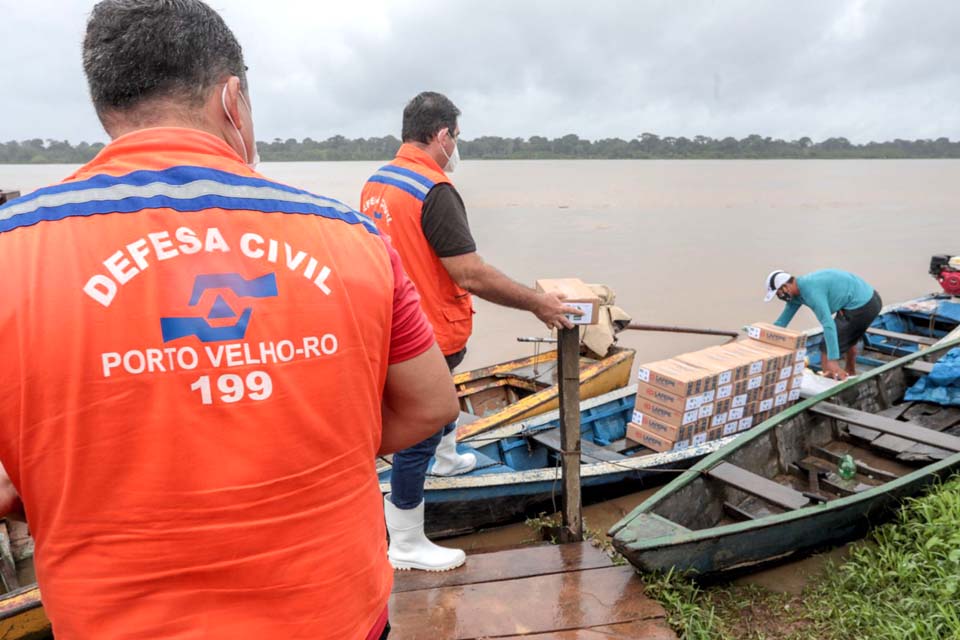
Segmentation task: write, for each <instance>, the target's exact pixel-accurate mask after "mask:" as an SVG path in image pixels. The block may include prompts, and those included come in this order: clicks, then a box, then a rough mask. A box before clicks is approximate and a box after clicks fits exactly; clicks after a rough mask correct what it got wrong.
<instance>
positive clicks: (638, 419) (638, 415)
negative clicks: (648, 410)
mask: <svg viewBox="0 0 960 640" xmlns="http://www.w3.org/2000/svg"><path fill="white" fill-rule="evenodd" d="M632 422H636V423H637V424H643V414H642V413H640V412H639V411H634V412H633V420H632Z"/></svg>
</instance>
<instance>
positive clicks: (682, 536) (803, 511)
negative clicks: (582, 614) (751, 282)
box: [607, 339, 960, 551]
mask: <svg viewBox="0 0 960 640" xmlns="http://www.w3.org/2000/svg"><path fill="white" fill-rule="evenodd" d="M955 347H960V339H958V340H954V341H952V342H948V343H945V344H943V345H941V346H939V347H931V348H929V349H924V350H920V351H917V352H916V353H913V354H910V355H907V356H903V357H902V358H898V359H897V360H892V361H891V362H889V363H887V364H885V365H883V366H880V367H877V368H876V369H873V370H871V371H868V372H867V373H865V374H863V375H861V376H857V377H856V378H852V379H848V380H846V381H844V382H842V383H840V384H838V385H836V386H835V387H833V388H831V389H827V390H826V391H824V392H822V393H820V394H818V395H816V396H813V397H811V398H808V399H806V400H804V401H802V402H800V403H798V404H796V405H794V406H793V407H790V408H789V409H787V410H786V411H784V412H783V413H780V414H778V415H776V416H774V417H772V418H770V420H768V421H766V422H764V423H762V424H760V425H758V426H757V427H754V429H751V430H750V431H753V433H750V431H747V432H745V433H744V434H741V435H743V436H745V437H742V438H736V440H735V441H734V442H732V443H730V444H729V445H728V446H727V447H723V448H722V449H720V450H718V451H716V452H714V453H713V454H711V455H709V456H708V457H706V458H704V459H703V460H701V461H700V462H698V463H697V464H695V465H694V466H693V467H691V468H690V469H688V470H687V471H685V472H684V473H683V475H681V476H679V477H678V478H676V479H674V480H673V481H672V482H670V483H668V484H667V485H665V486H663V487H661V488H660V489H659V490H658V491H657V492H656V493H655V494H654V495H652V496H650V497H649V498H647V499H646V500H644V501H643V502H642V503H640V505H639V506H637V507H636V508H635V509H633V511H631V512H630V513H628V514H627V515H626V516H624V517H623V518H622V519H621V520H620V521H618V522H617V523H616V524H614V525H613V526H612V527H611V528H610V530H609V532H608V533H607V535H608V536H610V537H612V538H613V539H614V541H615V542H617V536H618V535H619V534H620V533H621V532H622V531H624V530H627V529H628V528H629V525H630V523H631V522H632V521H633V520H635V519H636V518H637V517H639V516H640V515H643V514H646V513H648V512H652V510H653V508H654V507H655V506H656V505H657V504H659V503H660V502H661V501H662V500H663V499H664V498H666V497H667V496H668V495H670V494H672V493H674V492H676V491H677V490H679V489H681V488H683V487H685V486H687V485H688V484H690V483H691V482H693V481H694V480H695V479H696V478H698V477H700V475H701V474H702V473H703V472H704V471H706V470H708V469H710V468H712V467H713V466H715V465H716V464H717V463H718V462H720V461H722V460H724V459H726V458H727V457H728V456H730V454H732V453H733V452H734V451H737V450H739V449H740V448H741V447H744V446H746V445H747V444H750V443H751V442H753V440H755V439H756V438H759V437H761V436H763V435H765V434H766V433H767V432H769V431H770V430H771V429H775V428H777V427H778V426H780V424H781V423H783V422H786V421H787V420H790V419H792V418H794V417H795V416H797V415H799V414H801V413H803V412H804V411H806V410H807V409H808V408H810V407H812V406H814V405H815V404H819V403H820V402H824V401H826V400H828V399H829V398H832V397H834V396H836V395H838V394H840V393H842V392H843V391H845V390H847V389H851V388H853V387H855V386H858V385H860V384H863V383H865V382H867V381H868V380H872V379H873V378H876V377H879V376H881V375H883V374H884V373H886V372H887V371H891V370H894V369H898V368H902V367H904V366H906V365H907V364H909V363H910V362H912V361H914V360H917V359H920V358H923V357H925V356H929V355H933V354H936V353H941V352H946V351H949V350H950V349H953V348H955ZM958 463H960V453H957V454H954V455H952V456H950V457H948V458H945V459H943V460H941V461H939V462H931V463H929V464H926V465H924V466H922V467H920V468H918V469H916V470H915V471H912V472H910V473H908V474H906V475H903V476H900V477H899V478H897V479H896V480H890V481H888V482H885V483H883V484H880V485H877V486H876V487H873V488H872V489H867V490H866V491H863V492H861V493H855V494H852V495H849V496H843V497H839V498H837V499H836V500H831V501H829V502H825V503H820V504H812V505H810V506H807V507H801V508H799V509H794V510H791V511H787V512H784V513H778V514H774V515H770V516H764V517H762V518H756V519H755V520H749V521H746V522H736V523H732V524H728V525H720V526H716V527H708V528H706V529H689V530H688V531H689V532H690V533H686V532H682V533H677V534H673V535H669V536H659V537H656V538H644V539H642V540H634V541H633V542H621V543H620V544H621V545H622V546H623V548H625V549H628V550H631V551H643V550H645V549H649V548H653V547H659V546H666V544H665V543H668V544H671V545H677V544H681V543H691V542H698V541H702V540H707V539H711V538H718V537H722V536H728V535H732V534H737V533H742V532H744V531H749V530H751V529H761V528H766V527H769V526H773V525H776V524H782V523H787V522H791V521H793V520H798V519H802V518H806V517H809V516H810V515H813V514H817V513H818V512H819V513H826V512H828V511H840V510H842V509H844V508H846V507H849V506H852V505H855V504H857V503H859V502H865V501H868V500H872V499H874V498H876V497H877V496H878V495H881V494H884V493H888V492H890V491H891V490H894V489H897V488H899V487H901V486H903V485H906V484H909V483H911V482H914V481H916V480H917V479H919V478H921V477H923V476H927V475H931V474H937V473H939V472H940V471H941V470H943V469H944V468H947V467H950V466H953V465H956V464H958ZM680 526H682V525H680Z"/></svg>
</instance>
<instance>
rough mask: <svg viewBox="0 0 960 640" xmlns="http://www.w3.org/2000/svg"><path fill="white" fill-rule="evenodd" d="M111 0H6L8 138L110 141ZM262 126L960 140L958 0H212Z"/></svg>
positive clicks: (287, 133)
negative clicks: (89, 55) (239, 50)
mask: <svg viewBox="0 0 960 640" xmlns="http://www.w3.org/2000/svg"><path fill="white" fill-rule="evenodd" d="M93 4H94V3H93V2H92V1H89V0H88V1H81V0H0V16H2V25H3V26H2V35H0V68H2V74H0V78H2V87H3V89H2V91H3V94H2V97H0V140H2V141H6V140H11V139H18V140H19V139H25V138H34V137H39V138H57V139H68V140H70V141H71V142H79V141H80V140H88V141H93V140H104V141H105V140H106V135H105V134H104V133H103V131H102V130H101V128H100V125H99V122H98V121H97V119H96V116H95V115H94V112H93V110H92V108H91V107H90V106H89V100H88V96H87V90H86V84H85V81H84V79H83V75H82V67H81V62H80V43H81V40H82V37H83V31H84V26H85V21H86V16H87V14H88V13H89V10H90V8H91V7H92V6H93ZM211 4H212V6H213V7H214V8H216V9H217V10H219V11H220V12H221V14H222V15H223V16H224V18H225V19H226V21H227V24H228V25H230V27H231V28H232V29H233V30H234V32H235V33H236V34H237V37H238V38H239V40H240V43H241V45H242V46H243V47H244V54H245V57H246V62H247V65H248V66H249V67H250V72H249V79H250V85H251V94H252V98H253V104H254V115H255V122H256V133H257V138H258V139H260V140H271V139H273V138H275V137H279V138H284V139H286V138H291V137H292V138H298V139H300V138H303V137H306V136H309V137H312V138H314V139H325V138H327V137H329V136H332V135H336V134H342V135H345V136H347V137H351V138H353V137H369V136H381V135H386V134H394V135H397V136H399V133H400V131H399V130H400V114H401V111H402V109H403V105H404V104H405V103H406V101H407V100H409V98H411V97H412V96H413V95H415V94H416V93H418V92H419V91H422V90H426V89H430V90H436V91H441V92H443V93H446V94H447V95H448V96H449V97H450V98H451V99H452V100H453V101H454V102H455V103H457V105H458V106H459V107H460V108H461V110H462V111H463V115H462V117H461V123H460V124H461V128H462V130H463V134H464V137H465V138H467V139H471V138H475V137H477V136H481V135H497V136H519V137H529V136H531V135H544V136H547V137H557V136H561V135H564V134H567V133H576V134H578V135H580V136H582V137H586V138H591V139H597V138H603V137H620V138H624V139H629V138H632V137H635V136H637V135H639V134H640V133H641V132H646V131H649V132H652V133H657V134H659V135H661V136H667V135H672V136H688V137H692V136H695V135H697V134H703V135H709V136H713V137H723V136H727V135H732V136H736V137H738V138H739V137H743V136H746V135H748V134H751V133H758V134H760V135H763V136H773V137H778V138H785V139H796V138H799V137H800V136H804V135H807V136H810V137H811V138H813V139H814V140H821V139H823V138H826V137H830V136H846V137H848V138H850V139H851V140H853V141H854V142H865V141H869V140H890V139H893V138H898V137H899V138H910V139H913V138H936V137H940V136H947V137H949V138H951V139H953V140H956V139H958V138H960V63H958V61H960V37H958V36H960V1H958V0H802V1H797V2H786V1H781V0H769V1H764V0H717V1H707V0H702V1H697V2H693V1H684V0H663V1H649V0H637V1H628V0H620V1H613V0H610V1H606V0H593V1H592V2H583V1H582V0H579V1H576V2H574V1H569V0H544V1H525V0H476V1H473V0H463V1H460V0H447V1H440V0H336V1H332V2H331V1H326V0H320V1H316V0H315V1H306V0H303V1H300V0H267V1H260V0H257V1H254V0H213V1H212V2H211Z"/></svg>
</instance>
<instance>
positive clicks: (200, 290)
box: [160, 273, 277, 342]
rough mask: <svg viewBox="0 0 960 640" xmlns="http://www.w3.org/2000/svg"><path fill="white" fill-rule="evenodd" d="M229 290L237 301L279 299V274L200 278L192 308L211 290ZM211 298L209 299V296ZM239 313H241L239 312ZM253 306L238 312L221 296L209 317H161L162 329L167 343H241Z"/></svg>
mask: <svg viewBox="0 0 960 640" xmlns="http://www.w3.org/2000/svg"><path fill="white" fill-rule="evenodd" d="M217 289H221V290H223V289H226V290H229V291H231V292H233V294H234V296H236V298H237V301H243V300H244V299H247V298H275V297H276V296H277V277H276V274H273V273H268V274H267V275H265V276H260V277H259V278H253V279H251V280H247V279H246V278H244V277H243V276H241V275H240V274H239V273H215V274H206V275H199V276H197V277H196V278H195V279H194V281H193V292H192V293H191V294H190V302H189V305H190V306H191V307H196V306H198V305H199V304H200V301H201V300H202V299H203V298H204V293H206V292H207V291H210V290H214V291H215V290H217ZM207 298H208V299H209V296H208V297H207ZM238 311H239V313H238ZM252 314H253V307H251V306H244V308H243V309H239V310H238V309H234V308H233V307H231V306H230V304H229V303H228V302H227V301H226V300H225V299H224V297H223V295H220V294H218V295H217V296H216V298H215V299H214V301H213V304H211V305H210V308H209V309H207V311H206V313H205V314H201V315H197V316H186V317H177V318H160V330H161V331H162V333H163V341H164V342H170V341H171V340H177V339H179V338H185V337H188V336H196V337H197V338H199V339H200V341H201V342H221V341H223V340H241V339H243V337H244V336H245V335H246V333H247V326H248V325H249V324H250V316H251V315H252ZM229 318H236V321H235V322H234V323H233V324H225V325H220V324H217V325H216V326H215V325H212V324H210V321H211V320H214V321H224V320H227V319H229Z"/></svg>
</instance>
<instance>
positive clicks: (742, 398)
mask: <svg viewBox="0 0 960 640" xmlns="http://www.w3.org/2000/svg"><path fill="white" fill-rule="evenodd" d="M730 404H732V405H733V406H734V407H745V406H747V394H745V393H741V394H740V395H738V396H733V402H731V403H730Z"/></svg>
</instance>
